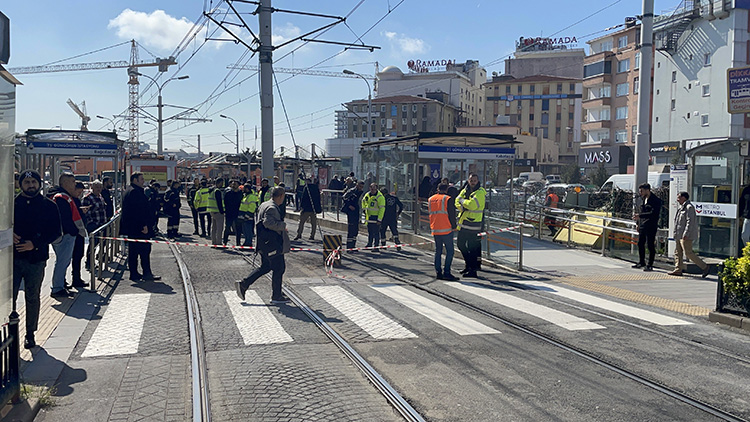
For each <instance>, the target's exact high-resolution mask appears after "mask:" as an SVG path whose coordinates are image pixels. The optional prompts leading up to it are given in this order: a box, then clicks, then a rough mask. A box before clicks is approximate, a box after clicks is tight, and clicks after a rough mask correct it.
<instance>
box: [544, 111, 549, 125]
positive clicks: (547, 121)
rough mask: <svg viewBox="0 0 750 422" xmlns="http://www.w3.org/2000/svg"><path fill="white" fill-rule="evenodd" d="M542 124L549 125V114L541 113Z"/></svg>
mask: <svg viewBox="0 0 750 422" xmlns="http://www.w3.org/2000/svg"><path fill="white" fill-rule="evenodd" d="M542 124H543V125H548V124H549V114H547V113H542Z"/></svg>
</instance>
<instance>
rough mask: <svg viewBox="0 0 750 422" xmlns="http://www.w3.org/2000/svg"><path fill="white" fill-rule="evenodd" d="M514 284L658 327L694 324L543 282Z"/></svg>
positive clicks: (515, 281) (521, 281)
mask: <svg viewBox="0 0 750 422" xmlns="http://www.w3.org/2000/svg"><path fill="white" fill-rule="evenodd" d="M511 281H512V282H513V283H517V284H522V285H524V286H528V287H531V288H533V289H535V290H540V291H544V292H547V293H551V294H554V295H557V296H560V297H564V298H566V299H570V300H574V301H576V302H581V303H585V304H587V305H591V306H595V307H597V308H601V309H604V310H607V311H612V312H617V313H619V314H623V315H627V316H629V317H632V318H636V319H640V320H643V321H647V322H651V323H653V324H657V325H691V324H692V322H690V321H685V320H683V319H678V318H673V317H670V316H666V315H661V314H657V313H656V312H651V311H647V310H645V309H639V308H636V307H634V306H629V305H624V304H622V303H617V302H614V301H611V300H607V299H602V298H599V297H596V296H593V295H589V294H586V293H581V292H577V291H575V290H571V289H566V288H564V287H560V286H557V285H552V284H547V283H541V282H536V281H535V282H531V283H530V282H526V281H523V280H511Z"/></svg>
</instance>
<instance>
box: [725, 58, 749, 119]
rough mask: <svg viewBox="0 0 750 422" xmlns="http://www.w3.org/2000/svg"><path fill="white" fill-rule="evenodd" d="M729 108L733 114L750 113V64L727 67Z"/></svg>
mask: <svg viewBox="0 0 750 422" xmlns="http://www.w3.org/2000/svg"><path fill="white" fill-rule="evenodd" d="M727 108H728V110H727V111H729V113H731V114H739V113H750V66H746V67H735V68H732V69H727Z"/></svg>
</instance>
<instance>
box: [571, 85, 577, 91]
mask: <svg viewBox="0 0 750 422" xmlns="http://www.w3.org/2000/svg"><path fill="white" fill-rule="evenodd" d="M570 92H576V84H570Z"/></svg>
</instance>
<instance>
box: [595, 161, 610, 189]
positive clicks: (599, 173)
mask: <svg viewBox="0 0 750 422" xmlns="http://www.w3.org/2000/svg"><path fill="white" fill-rule="evenodd" d="M607 179H609V172H608V171H607V169H606V168H605V167H604V163H599V166H598V167H597V168H596V170H595V171H594V173H593V174H592V175H591V183H593V184H595V185H596V186H601V185H603V184H604V182H606V181H607Z"/></svg>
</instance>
